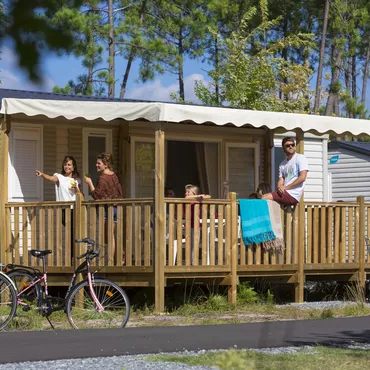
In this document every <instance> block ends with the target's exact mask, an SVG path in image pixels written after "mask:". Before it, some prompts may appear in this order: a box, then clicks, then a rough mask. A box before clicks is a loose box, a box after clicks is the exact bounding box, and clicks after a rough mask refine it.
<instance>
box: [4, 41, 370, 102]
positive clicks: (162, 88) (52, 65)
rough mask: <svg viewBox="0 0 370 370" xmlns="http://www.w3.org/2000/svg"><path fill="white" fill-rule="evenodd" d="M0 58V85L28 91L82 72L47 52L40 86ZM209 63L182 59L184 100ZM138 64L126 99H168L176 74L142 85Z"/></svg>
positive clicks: (8, 53)
mask: <svg viewBox="0 0 370 370" xmlns="http://www.w3.org/2000/svg"><path fill="white" fill-rule="evenodd" d="M1 51H2V53H1V54H0V57H1V59H2V60H0V81H1V85H0V87H1V88H9V89H17V90H31V91H46V92H51V91H52V89H53V86H55V85H58V86H65V85H66V84H67V83H68V81H69V80H71V79H72V80H75V79H76V77H77V76H78V75H80V74H83V73H86V71H85V70H84V69H83V68H82V66H81V61H80V60H79V59H77V58H75V57H73V56H58V55H56V54H48V55H47V56H46V57H44V58H43V61H42V66H41V67H42V70H43V72H44V73H43V76H44V83H43V85H36V84H34V83H32V82H30V81H29V80H28V79H27V76H26V74H25V73H24V72H23V71H21V70H20V69H19V68H17V63H16V55H15V53H14V52H13V50H12V48H11V46H10V45H9V44H3V45H2V48H1ZM124 67H125V61H124V60H123V59H121V58H119V57H118V58H117V59H116V80H117V82H116V97H118V96H119V88H120V83H121V79H122V75H123V73H124ZM209 69H210V66H209V65H207V64H205V63H201V62H199V61H196V60H190V59H188V60H186V61H185V65H184V75H185V78H184V83H185V99H186V100H189V101H193V102H195V103H199V101H198V100H197V98H196V97H195V95H194V83H195V81H197V80H202V81H203V82H206V81H207V78H208V76H207V74H206V72H205V71H206V70H209ZM137 76H138V64H137V63H136V64H134V65H133V68H132V69H131V73H130V78H129V82H128V89H127V93H126V95H125V97H126V98H131V99H142V100H152V101H171V99H170V94H171V93H177V92H178V81H177V76H176V75H173V74H171V73H166V74H164V75H158V76H156V78H155V79H154V80H153V81H149V82H147V83H145V84H142V83H140V82H138V81H137ZM361 77H362V71H361V72H360V75H359V78H358V86H357V88H358V89H359V92H358V95H359V96H360V94H361V93H360V89H361V88H362V78H361ZM323 83H324V84H325V83H326V81H324V80H323ZM315 84H316V75H313V76H312V77H311V83H310V85H311V88H312V89H314V88H315ZM369 97H370V81H369V83H368V86H367V104H366V105H367V107H368V109H369V108H370V104H369V101H370V99H369Z"/></svg>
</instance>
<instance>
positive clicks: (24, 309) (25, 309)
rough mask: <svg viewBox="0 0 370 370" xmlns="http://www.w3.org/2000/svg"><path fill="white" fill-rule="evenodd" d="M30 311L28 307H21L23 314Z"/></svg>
mask: <svg viewBox="0 0 370 370" xmlns="http://www.w3.org/2000/svg"><path fill="white" fill-rule="evenodd" d="M30 309H31V308H30V306H23V307H22V311H24V312H28V311H29V310H30Z"/></svg>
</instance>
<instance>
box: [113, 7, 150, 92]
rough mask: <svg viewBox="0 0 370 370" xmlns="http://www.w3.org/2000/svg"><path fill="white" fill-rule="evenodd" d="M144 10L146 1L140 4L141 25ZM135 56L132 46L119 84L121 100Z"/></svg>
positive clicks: (134, 49)
mask: <svg viewBox="0 0 370 370" xmlns="http://www.w3.org/2000/svg"><path fill="white" fill-rule="evenodd" d="M145 9H146V1H143V2H142V3H141V8H140V13H139V20H140V24H143V20H144V13H145ZM135 56H136V48H135V47H133V46H132V47H131V50H130V55H129V56H128V59H127V64H126V70H125V73H124V75H123V79H122V83H121V90H120V92H119V98H120V99H123V98H124V96H125V93H126V86H127V81H128V76H129V74H130V71H131V66H132V62H133V61H134V58H135Z"/></svg>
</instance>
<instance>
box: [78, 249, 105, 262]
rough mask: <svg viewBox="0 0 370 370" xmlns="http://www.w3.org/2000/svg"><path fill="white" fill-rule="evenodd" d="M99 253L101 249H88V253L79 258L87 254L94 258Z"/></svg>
mask: <svg viewBox="0 0 370 370" xmlns="http://www.w3.org/2000/svg"><path fill="white" fill-rule="evenodd" d="M99 253H100V251H99V249H93V250H92V251H87V252H86V253H83V254H81V255H80V256H78V257H77V259H78V260H79V259H81V258H84V257H86V256H88V257H92V258H94V257H96V256H99Z"/></svg>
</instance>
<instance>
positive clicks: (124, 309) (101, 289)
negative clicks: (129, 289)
mask: <svg viewBox="0 0 370 370" xmlns="http://www.w3.org/2000/svg"><path fill="white" fill-rule="evenodd" d="M93 287H94V293H95V295H96V297H97V299H98V301H99V302H100V304H101V305H102V306H103V308H104V310H103V311H101V312H99V310H98V309H97V308H96V304H95V302H94V299H93V297H92V296H91V292H90V287H89V283H88V281H87V280H84V281H82V282H81V283H79V284H78V285H76V287H75V288H74V289H73V290H72V292H71V293H70V294H69V296H68V298H67V301H66V311H67V317H68V321H69V323H70V324H71V326H72V327H73V328H75V329H98V328H99V329H103V328H123V327H124V326H125V325H126V324H127V321H128V319H129V316H130V301H129V299H128V297H127V295H126V293H125V292H124V290H123V289H122V288H120V287H119V286H118V285H117V284H116V283H113V282H112V281H109V280H106V279H95V280H94V282H93Z"/></svg>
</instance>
